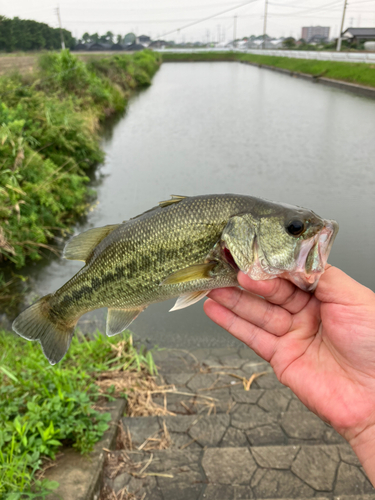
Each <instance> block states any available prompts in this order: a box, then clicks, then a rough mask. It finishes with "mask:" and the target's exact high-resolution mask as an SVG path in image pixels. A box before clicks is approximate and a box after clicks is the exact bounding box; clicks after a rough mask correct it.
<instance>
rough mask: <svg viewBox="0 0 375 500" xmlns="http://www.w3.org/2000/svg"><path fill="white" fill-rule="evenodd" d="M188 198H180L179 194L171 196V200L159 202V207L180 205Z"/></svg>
mask: <svg viewBox="0 0 375 500" xmlns="http://www.w3.org/2000/svg"><path fill="white" fill-rule="evenodd" d="M185 198H187V196H180V195H178V194H171V199H170V200H166V201H159V207H162V208H164V207H169V205H173V203H179V202H180V201H182V200H184V199H185Z"/></svg>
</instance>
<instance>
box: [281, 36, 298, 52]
mask: <svg viewBox="0 0 375 500" xmlns="http://www.w3.org/2000/svg"><path fill="white" fill-rule="evenodd" d="M295 46H296V40H295V39H294V38H293V37H292V36H289V37H288V38H285V40H284V41H283V47H284V48H286V49H294V48H295Z"/></svg>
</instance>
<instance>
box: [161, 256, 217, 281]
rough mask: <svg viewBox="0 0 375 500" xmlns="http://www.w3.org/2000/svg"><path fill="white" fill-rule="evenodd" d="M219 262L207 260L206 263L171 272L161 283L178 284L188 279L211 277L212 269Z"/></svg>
mask: <svg viewBox="0 0 375 500" xmlns="http://www.w3.org/2000/svg"><path fill="white" fill-rule="evenodd" d="M216 265H217V262H214V261H213V262H206V263H204V264H193V265H192V266H189V267H185V269H180V271H176V272H175V273H172V274H170V275H169V276H168V277H167V278H166V279H165V280H164V281H162V282H161V283H160V284H161V285H178V284H179V283H185V282H187V281H195V280H203V279H211V274H210V273H211V271H212V270H213V269H214V268H215V267H216Z"/></svg>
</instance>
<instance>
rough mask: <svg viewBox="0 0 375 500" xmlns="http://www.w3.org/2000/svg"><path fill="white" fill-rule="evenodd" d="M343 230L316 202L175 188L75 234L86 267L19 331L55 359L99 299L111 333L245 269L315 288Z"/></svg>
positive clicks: (229, 282)
mask: <svg viewBox="0 0 375 500" xmlns="http://www.w3.org/2000/svg"><path fill="white" fill-rule="evenodd" d="M337 231H338V224H337V223H336V222H335V221H332V220H325V219H322V218H320V217H319V216H318V215H316V214H315V213H314V212H312V211H310V210H306V209H304V208H300V207H295V206H291V205H286V204H277V203H273V202H270V201H266V200H262V199H259V198H254V197H251V196H241V195H233V194H220V195H206V196H194V197H184V196H172V199H171V200H168V201H164V202H160V203H159V206H157V207H155V208H152V209H151V210H149V211H147V212H145V213H143V214H141V215H139V216H137V217H135V218H133V219H130V220H128V221H124V222H123V223H121V224H116V225H111V226H105V227H101V228H94V229H90V230H88V231H86V232H84V233H82V234H79V235H78V236H75V237H74V238H72V240H71V241H70V242H69V243H68V244H67V246H66V248H65V250H64V257H65V258H66V259H72V260H81V261H83V262H85V265H84V267H83V268H82V269H81V270H80V271H79V272H78V273H77V274H76V275H75V276H73V278H71V279H70V280H69V281H68V282H67V283H65V285H63V286H62V287H61V288H60V289H59V290H57V291H56V292H54V293H51V294H49V295H46V296H45V297H42V298H41V299H40V300H39V301H38V302H36V303H35V304H33V305H32V306H30V307H29V308H28V309H26V310H25V311H23V312H22V313H21V314H20V315H19V316H18V317H17V318H16V319H15V321H14V322H13V330H14V331H15V332H16V333H18V334H19V335H20V336H21V337H24V338H25V339H28V340H37V341H39V342H40V344H41V345H42V348H43V352H44V354H45V356H46V357H47V359H48V360H49V362H50V363H51V364H55V363H57V362H58V361H60V360H61V359H62V358H63V356H64V355H65V353H66V351H67V350H68V348H69V345H70V342H71V339H72V336H73V332H74V328H75V326H76V324H77V321H78V319H79V318H80V317H81V316H82V315H83V314H85V313H87V312H88V311H92V310H94V309H98V308H101V307H108V316H107V326H106V333H107V335H108V336H112V335H115V334H117V333H120V332H122V331H123V330H125V329H126V328H127V327H128V326H129V325H130V323H131V322H132V321H133V320H134V319H135V318H136V317H137V316H138V314H139V313H141V312H142V311H143V310H144V309H145V308H146V307H147V306H148V305H149V304H152V303H155V302H161V301H163V300H167V299H170V298H173V297H179V298H178V300H177V302H176V304H175V306H174V307H173V309H171V310H176V309H181V308H183V307H187V306H189V305H191V304H194V303H195V302H197V301H198V300H200V299H201V298H203V297H204V296H205V295H207V293H208V292H209V291H210V290H212V289H214V288H221V287H228V286H236V285H238V282H237V273H238V271H239V270H241V271H243V272H244V273H246V274H248V275H249V276H250V277H251V278H252V279H255V280H264V279H272V278H275V277H277V276H281V277H283V278H287V279H289V280H291V281H292V282H293V283H295V284H296V285H297V286H298V287H300V288H302V289H303V290H307V291H312V290H314V288H315V287H316V285H317V283H318V280H319V277H320V276H321V274H322V273H323V272H324V267H325V265H326V262H327V258H328V254H329V252H330V249H331V246H332V243H333V240H334V238H335V236H336V234H337Z"/></svg>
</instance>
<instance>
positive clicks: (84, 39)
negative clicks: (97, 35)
mask: <svg viewBox="0 0 375 500" xmlns="http://www.w3.org/2000/svg"><path fill="white" fill-rule="evenodd" d="M82 40H83V41H84V42H85V43H89V42H90V40H91V36H90V35H89V34H88V33H87V32H86V33H84V34H83V36H82Z"/></svg>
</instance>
